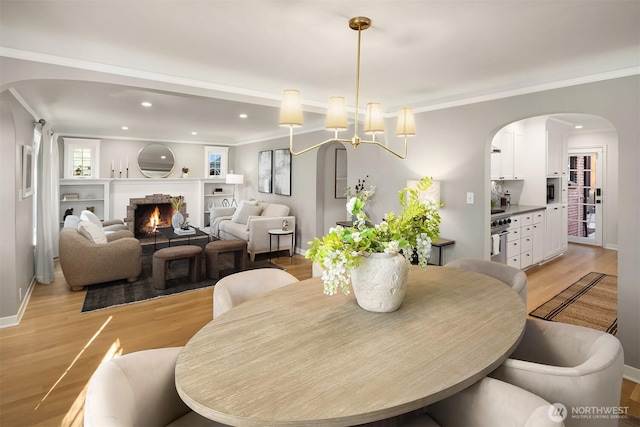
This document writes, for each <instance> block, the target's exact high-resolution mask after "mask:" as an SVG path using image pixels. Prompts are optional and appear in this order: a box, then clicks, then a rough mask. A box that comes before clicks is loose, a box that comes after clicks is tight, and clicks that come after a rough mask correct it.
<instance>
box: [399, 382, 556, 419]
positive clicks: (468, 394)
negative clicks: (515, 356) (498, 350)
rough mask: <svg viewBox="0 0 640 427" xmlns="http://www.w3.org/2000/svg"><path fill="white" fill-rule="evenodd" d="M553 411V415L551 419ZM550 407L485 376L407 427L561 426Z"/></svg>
mask: <svg viewBox="0 0 640 427" xmlns="http://www.w3.org/2000/svg"><path fill="white" fill-rule="evenodd" d="M550 409H551V411H552V416H549V412H550ZM555 419H556V417H555V416H554V414H553V408H552V407H551V404H550V403H549V402H547V401H545V400H544V399H542V398H541V397H539V396H536V395H535V394H532V393H529V392H528V391H526V390H523V389H521V388H518V387H515V386H513V385H511V384H507V383H505V382H502V381H499V380H496V379H494V378H489V377H485V378H483V379H482V380H480V381H479V382H477V383H475V384H473V385H472V386H470V387H468V388H466V389H464V390H462V391H461V392H459V393H456V394H454V395H453V396H451V397H448V398H446V399H444V400H441V401H439V402H436V403H434V404H432V405H430V406H428V407H427V408H426V410H424V411H419V412H416V413H414V414H412V415H411V416H410V418H409V419H407V420H406V421H405V422H404V423H403V424H402V425H403V426H405V427H437V426H441V427H449V426H450V427H460V426H467V427H495V426H524V427H552V426H553V427H558V426H562V425H564V424H563V423H562V421H561V417H559V418H558V419H557V421H554V420H555Z"/></svg>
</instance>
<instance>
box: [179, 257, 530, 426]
mask: <svg viewBox="0 0 640 427" xmlns="http://www.w3.org/2000/svg"><path fill="white" fill-rule="evenodd" d="M185 315H188V313H185ZM525 318H526V310H525V305H524V303H523V301H522V299H521V298H520V297H519V296H518V294H517V293H516V292H514V291H513V290H512V289H511V288H510V287H509V286H507V285H506V284H504V283H503V282H500V281H498V280H496V279H494V278H491V277H489V276H485V275H482V274H479V273H475V272H469V271H464V270H459V269H455V268H443V267H435V266H427V267H426V268H420V267H418V266H411V267H410V272H409V281H408V285H407V291H406V295H405V299H404V301H403V303H402V305H401V306H400V308H399V309H398V310H396V311H394V312H392V313H373V312H369V311H365V310H363V309H362V308H360V307H359V306H358V304H357V302H356V300H355V298H354V296H353V293H352V294H350V295H343V294H341V293H340V294H337V295H333V296H328V295H325V294H324V293H323V286H322V281H321V280H320V279H319V278H313V279H309V280H303V281H300V282H296V283H294V284H291V285H287V286H284V287H282V288H279V289H277V290H275V291H273V292H270V293H268V294H265V295H263V296H261V297H259V298H256V299H253V300H251V301H247V302H245V303H243V304H240V305H238V306H236V307H234V308H233V309H232V310H230V311H228V312H226V313H224V314H222V315H221V316H218V317H217V318H216V319H215V320H213V321H211V322H210V323H208V324H207V325H205V326H204V327H203V328H202V329H201V330H200V331H198V332H197V333H196V334H195V335H194V336H193V338H191V340H189V342H188V343H187V344H186V346H185V347H184V349H183V350H182V352H181V353H180V356H179V357H178V360H177V363H176V371H175V373H176V376H175V378H176V380H175V381H176V388H177V390H178V393H179V395H180V397H181V398H182V400H183V401H184V402H185V403H186V404H187V405H188V406H189V407H190V408H191V409H193V410H194V411H195V412H197V413H199V414H200V415H202V416H204V417H206V418H209V419H211V420H215V421H218V422H221V423H223V424H228V425H233V426H260V427H264V426H351V425H357V424H363V423H368V422H373V421H378V420H383V419H387V418H391V417H395V416H398V415H401V414H405V413H408V412H411V411H413V410H416V409H419V408H421V407H424V406H427V405H429V404H431V403H433V402H436V401H439V400H441V399H444V398H446V397H448V396H451V395H452V394H454V393H456V392H458V391H460V390H463V389H464V388H466V387H468V386H470V385H471V384H473V383H475V382H476V381H478V380H480V379H481V378H483V377H485V376H486V375H487V374H489V373H490V372H491V371H493V370H494V369H495V368H496V367H498V366H499V365H500V364H501V363H502V362H503V361H504V360H505V359H506V358H507V357H508V356H509V355H510V354H511V352H512V351H513V350H514V349H515V347H516V346H517V345H518V343H519V342H520V339H521V338H522V335H523V333H524V327H525Z"/></svg>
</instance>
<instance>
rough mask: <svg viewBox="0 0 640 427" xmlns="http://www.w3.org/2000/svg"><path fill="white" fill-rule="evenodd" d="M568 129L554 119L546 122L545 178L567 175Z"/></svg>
mask: <svg viewBox="0 0 640 427" xmlns="http://www.w3.org/2000/svg"><path fill="white" fill-rule="evenodd" d="M568 138H569V137H568V127H567V126H566V124H564V123H563V122H559V121H557V120H555V119H549V120H547V126H546V166H547V176H551V177H560V176H566V175H567V173H568V150H569V148H568Z"/></svg>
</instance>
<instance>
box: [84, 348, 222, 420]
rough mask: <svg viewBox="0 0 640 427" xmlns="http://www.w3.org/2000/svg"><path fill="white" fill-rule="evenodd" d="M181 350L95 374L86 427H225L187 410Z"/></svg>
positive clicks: (126, 360)
mask: <svg viewBox="0 0 640 427" xmlns="http://www.w3.org/2000/svg"><path fill="white" fill-rule="evenodd" d="M180 350H182V347H172V348H161V349H154V350H144V351H138V352H135V353H130V354H125V355H123V356H120V357H116V358H115V359H111V360H109V361H107V362H105V363H103V364H102V365H100V367H98V369H97V370H96V371H95V372H94V374H93V376H92V377H91V380H89V386H88V388H87V395H86V399H85V404H84V425H85V426H87V427H104V426H110V427H129V426H130V427H133V426H147V427H154V426H167V425H171V426H177V427H179V426H189V427H200V426H224V424H219V423H216V422H214V421H211V420H208V419H206V418H204V417H201V416H200V415H198V414H197V413H195V412H192V411H191V409H189V407H188V406H187V405H185V404H184V403H183V402H182V400H180V396H178V392H177V391H176V386H175V366H176V360H177V359H178V354H180Z"/></svg>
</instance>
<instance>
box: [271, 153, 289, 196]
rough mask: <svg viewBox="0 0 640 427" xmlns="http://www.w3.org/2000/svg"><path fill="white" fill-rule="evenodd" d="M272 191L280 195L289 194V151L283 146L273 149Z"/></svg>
mask: <svg viewBox="0 0 640 427" xmlns="http://www.w3.org/2000/svg"><path fill="white" fill-rule="evenodd" d="M274 153H275V154H274V159H273V177H274V178H273V181H274V183H273V192H274V193H275V194H280V195H282V196H290V195H291V151H289V149H288V148H283V149H279V150H275V151H274Z"/></svg>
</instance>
